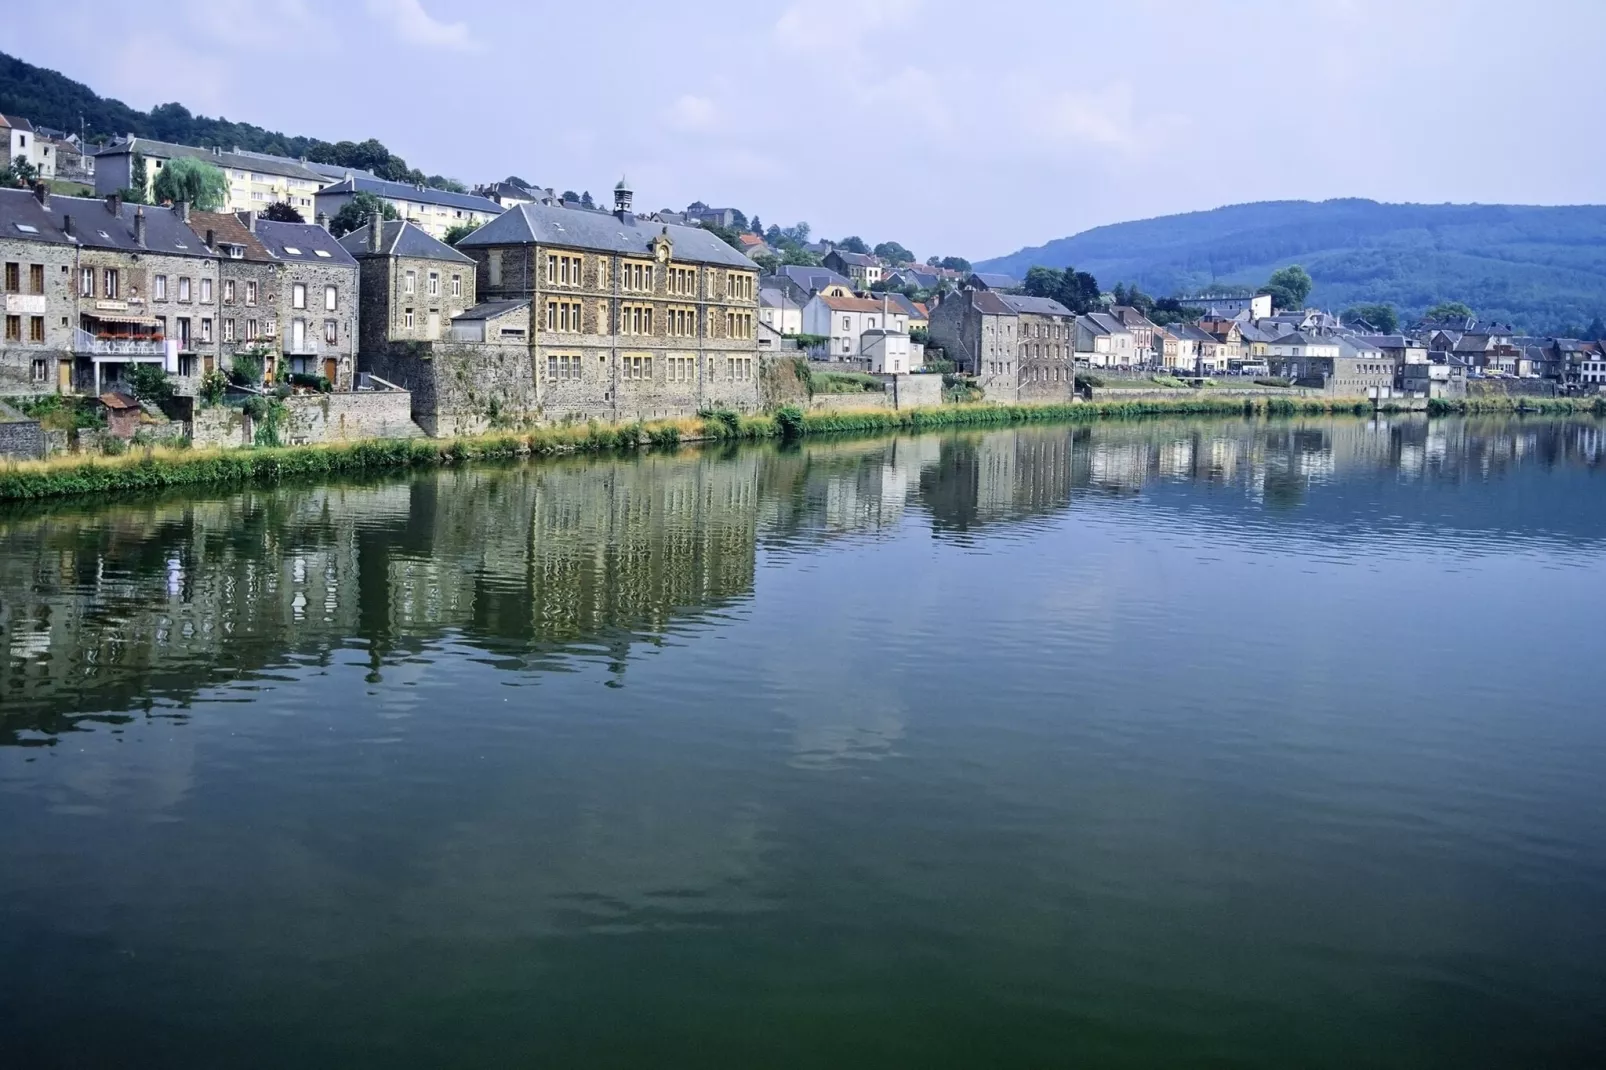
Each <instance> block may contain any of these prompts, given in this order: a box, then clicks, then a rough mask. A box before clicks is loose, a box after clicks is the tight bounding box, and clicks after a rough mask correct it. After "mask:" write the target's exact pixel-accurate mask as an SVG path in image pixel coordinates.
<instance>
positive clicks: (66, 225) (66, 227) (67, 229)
mask: <svg viewBox="0 0 1606 1070" xmlns="http://www.w3.org/2000/svg"><path fill="white" fill-rule="evenodd" d="M61 232H62V233H63V234H65V235H67V237H69V238H70V237H72V236H73V233H72V216H70V215H64V216H62V217H61Z"/></svg>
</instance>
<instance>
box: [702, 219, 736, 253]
mask: <svg viewBox="0 0 1606 1070" xmlns="http://www.w3.org/2000/svg"><path fill="white" fill-rule="evenodd" d="M703 229H704V230H706V231H708V232H710V233H711V234H714V235H716V236H717V237H718V238H719V240H720V241H722V242H724V243H725V244H726V245H728V246H730V247H731V248H732V249H736V250H740V249H741V247H742V240H741V235H742V233H743V232H742V231H739V230H737V229H736V228H735V227H723V226H720V225H719V224H717V223H704V224H703Z"/></svg>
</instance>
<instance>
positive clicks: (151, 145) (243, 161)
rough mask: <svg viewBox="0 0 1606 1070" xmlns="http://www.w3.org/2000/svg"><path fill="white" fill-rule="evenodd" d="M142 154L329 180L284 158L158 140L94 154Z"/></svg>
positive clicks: (130, 142) (139, 140) (115, 146)
mask: <svg viewBox="0 0 1606 1070" xmlns="http://www.w3.org/2000/svg"><path fill="white" fill-rule="evenodd" d="M136 152H137V153H139V154H140V155H141V156H145V157H147V158H149V159H155V160H175V159H178V158H179V157H181V156H191V157H194V158H195V159H198V160H205V161H206V162H207V163H210V164H216V165H217V166H218V167H232V168H234V169H235V170H237V171H260V172H262V173H263V174H265V175H279V176H281V177H283V178H299V179H301V180H303V181H306V182H316V183H318V184H319V185H322V184H323V183H325V182H327V181H328V178H327V177H326V176H324V175H321V174H319V173H318V172H317V171H314V170H313V169H312V168H311V167H310V166H308V165H307V164H303V163H300V162H299V161H296V160H289V159H285V158H284V157H282V156H261V155H246V154H245V153H243V152H224V151H222V150H221V149H203V148H198V147H197V146H194V145H179V144H175V143H174V142H171V141H156V140H154V139H152V138H148V137H135V138H129V139H128V140H126V141H119V142H116V143H114V144H111V145H108V146H106V147H105V148H103V149H101V150H100V151H99V152H97V153H95V156H96V158H97V159H98V158H103V157H110V156H129V155H132V154H134V153H136Z"/></svg>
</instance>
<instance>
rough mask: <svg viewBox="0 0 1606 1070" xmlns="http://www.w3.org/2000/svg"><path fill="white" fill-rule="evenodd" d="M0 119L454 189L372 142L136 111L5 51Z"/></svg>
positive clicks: (171, 107) (167, 107) (176, 110)
mask: <svg viewBox="0 0 1606 1070" xmlns="http://www.w3.org/2000/svg"><path fill="white" fill-rule="evenodd" d="M0 115H18V116H21V117H22V118H25V119H28V120H30V121H32V122H33V123H34V124H35V125H36V126H48V127H53V128H55V129H57V130H65V131H67V132H68V133H77V132H78V131H79V122H80V120H82V122H83V129H84V131H85V133H87V135H88V137H89V140H90V141H92V142H95V141H101V140H110V139H111V138H114V137H121V136H123V135H125V134H138V135H139V136H141V137H149V138H155V139H157V140H158V141H175V142H178V143H179V144H181V145H200V146H202V147H206V148H211V147H213V146H218V147H221V148H226V149H232V148H242V149H246V150H248V151H251V152H271V153H274V154H276V155H279V156H292V157H301V156H305V157H306V158H308V159H309V160H315V161H317V162H319V163H332V164H339V165H340V166H342V167H360V168H362V169H363V170H365V171H372V172H374V173H375V174H377V175H380V176H381V177H383V178H389V179H393V180H395V181H398V182H426V183H428V184H429V185H432V186H440V187H442V188H452V187H453V186H455V185H456V184H455V183H452V182H451V181H450V180H449V179H446V178H444V177H443V176H441V175H425V174H423V173H422V172H420V171H417V170H415V169H412V168H409V167H408V166H407V161H406V160H403V159H402V158H401V157H399V156H396V155H394V154H393V153H391V152H390V150H388V149H386V148H385V146H384V145H382V144H380V143H379V142H378V141H375V140H373V139H371V138H370V139H369V140H367V141H362V142H352V141H341V142H337V143H331V142H328V141H321V140H319V139H317V138H310V137H301V136H293V135H290V134H281V133H278V132H276V131H273V130H264V129H263V128H262V127H260V126H252V125H251V124H250V123H233V122H230V121H229V120H227V119H221V118H219V119H210V118H207V117H206V116H204V115H193V114H191V113H190V110H189V109H188V108H186V107H184V105H182V104H159V105H157V106H156V107H154V108H152V109H151V110H150V111H148V112H143V111H138V110H136V109H134V108H131V107H129V106H128V105H127V104H124V103H123V102H122V101H120V100H113V99H111V98H109V97H102V96H100V95H99V94H98V93H96V92H95V91H94V90H93V89H90V88H89V87H88V86H87V85H84V84H83V83H82V82H75V81H73V80H72V79H71V78H68V77H66V76H65V75H62V74H58V73H57V72H55V71H50V70H46V69H45V68H43V67H35V66H34V65H33V64H31V63H26V62H24V61H23V60H20V59H17V58H16V57H15V56H9V55H7V54H6V53H4V52H0Z"/></svg>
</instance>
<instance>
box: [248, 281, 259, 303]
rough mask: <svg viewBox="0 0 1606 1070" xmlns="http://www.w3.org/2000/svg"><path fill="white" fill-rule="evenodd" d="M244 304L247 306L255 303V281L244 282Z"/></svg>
mask: <svg viewBox="0 0 1606 1070" xmlns="http://www.w3.org/2000/svg"><path fill="white" fill-rule="evenodd" d="M245 303H246V304H248V305H254V304H256V303H257V283H256V280H255V279H246V280H245Z"/></svg>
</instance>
